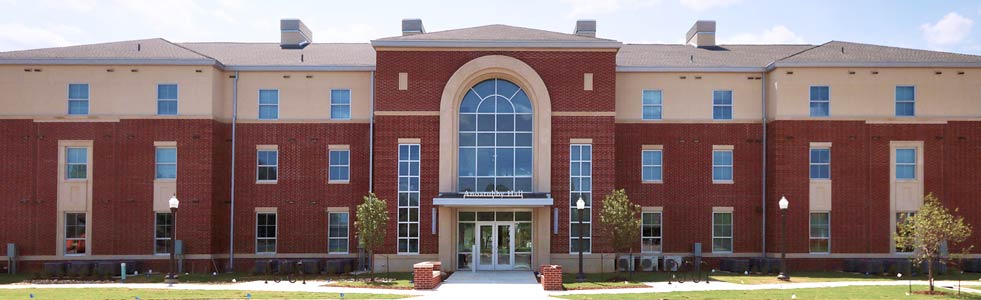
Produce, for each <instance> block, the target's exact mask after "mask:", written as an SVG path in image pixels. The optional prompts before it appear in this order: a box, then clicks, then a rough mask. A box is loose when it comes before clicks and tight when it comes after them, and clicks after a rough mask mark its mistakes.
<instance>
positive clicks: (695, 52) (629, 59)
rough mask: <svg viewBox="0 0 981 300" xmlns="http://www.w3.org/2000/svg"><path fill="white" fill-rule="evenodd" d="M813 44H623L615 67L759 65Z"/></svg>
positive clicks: (634, 68)
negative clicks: (707, 45)
mask: <svg viewBox="0 0 981 300" xmlns="http://www.w3.org/2000/svg"><path fill="white" fill-rule="evenodd" d="M811 47H813V46H812V45H719V46H716V47H710V48H697V47H693V46H689V45H679V44H673V45H667V44H654V45H639V44H625V45H623V46H622V47H620V52H619V53H617V69H618V70H621V71H631V70H634V71H643V70H650V69H718V68H730V69H734V70H738V69H745V70H746V71H751V70H753V69H756V70H758V69H761V68H764V67H766V66H767V65H768V64H770V63H771V62H773V61H775V60H779V59H781V58H784V57H787V56H790V55H793V54H795V53H798V52H800V51H804V50H806V49H808V48H811Z"/></svg>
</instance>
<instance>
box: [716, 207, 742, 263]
mask: <svg viewBox="0 0 981 300" xmlns="http://www.w3.org/2000/svg"><path fill="white" fill-rule="evenodd" d="M716 214H728V215H729V236H717V235H715V215H716ZM735 223H736V220H735V214H733V212H731V211H713V212H712V253H733V250H734V248H735V239H734V238H733V236H734V235H735V233H736V226H735ZM716 239H728V240H729V250H716V249H715V240H716Z"/></svg>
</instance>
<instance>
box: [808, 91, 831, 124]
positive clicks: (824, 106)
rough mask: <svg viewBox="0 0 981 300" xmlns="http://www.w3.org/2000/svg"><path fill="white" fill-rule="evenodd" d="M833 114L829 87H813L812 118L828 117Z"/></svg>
mask: <svg viewBox="0 0 981 300" xmlns="http://www.w3.org/2000/svg"><path fill="white" fill-rule="evenodd" d="M830 113H831V88H829V87H827V86H812V87H811V116H812V117H827V116H829V115H830Z"/></svg>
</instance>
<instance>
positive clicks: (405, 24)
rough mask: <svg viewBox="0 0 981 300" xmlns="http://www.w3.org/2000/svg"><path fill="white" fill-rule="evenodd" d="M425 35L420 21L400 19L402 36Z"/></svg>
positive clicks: (424, 29)
mask: <svg viewBox="0 0 981 300" xmlns="http://www.w3.org/2000/svg"><path fill="white" fill-rule="evenodd" d="M423 33H426V27H424V26H422V19H402V36H407V35H416V34H423Z"/></svg>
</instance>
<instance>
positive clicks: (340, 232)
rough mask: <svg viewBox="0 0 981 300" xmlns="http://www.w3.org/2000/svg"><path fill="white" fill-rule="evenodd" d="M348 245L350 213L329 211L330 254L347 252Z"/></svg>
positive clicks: (328, 236)
mask: <svg viewBox="0 0 981 300" xmlns="http://www.w3.org/2000/svg"><path fill="white" fill-rule="evenodd" d="M347 247H348V213H347V212H330V213H327V252H328V253H330V254H347V253H348V250H347Z"/></svg>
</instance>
